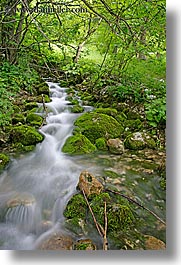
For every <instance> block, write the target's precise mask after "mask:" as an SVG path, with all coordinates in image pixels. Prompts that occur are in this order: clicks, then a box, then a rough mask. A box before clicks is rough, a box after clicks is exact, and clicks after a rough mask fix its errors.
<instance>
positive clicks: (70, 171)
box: [0, 82, 165, 250]
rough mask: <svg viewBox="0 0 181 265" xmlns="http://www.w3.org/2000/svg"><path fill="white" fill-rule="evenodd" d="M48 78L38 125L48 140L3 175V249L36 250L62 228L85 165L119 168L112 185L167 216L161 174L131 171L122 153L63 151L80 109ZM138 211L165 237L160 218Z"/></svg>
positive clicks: (98, 171) (96, 169)
mask: <svg viewBox="0 0 181 265" xmlns="http://www.w3.org/2000/svg"><path fill="white" fill-rule="evenodd" d="M47 83H48V85H49V88H50V93H51V99H52V101H51V102H50V103H46V107H47V109H48V116H47V118H46V123H47V124H46V125H44V126H43V127H42V128H41V129H40V131H41V133H42V134H44V136H45V139H44V141H43V142H42V143H39V144H37V145H36V148H35V150H34V151H32V152H30V153H28V154H23V155H21V156H20V157H18V158H13V159H12V161H11V163H10V165H9V166H8V168H7V169H6V170H5V171H3V173H2V174H1V175H0V249H5V250H32V249H36V248H37V246H38V245H39V244H40V243H41V242H42V241H43V240H44V239H45V238H47V236H48V235H52V234H53V233H55V232H59V231H61V230H62V229H63V224H64V221H65V218H64V216H63V211H64V209H65V206H66V204H67V202H68V200H69V199H70V198H71V196H72V195H73V194H74V193H75V192H76V186H77V183H78V179H79V175H80V173H81V172H82V171H83V170H88V171H89V172H91V173H92V174H93V175H95V176H103V175H104V171H105V170H107V171H114V172H117V173H119V175H120V176H121V177H120V178H117V179H114V181H113V182H112V183H111V184H110V185H116V186H118V187H120V188H121V189H123V190H125V191H127V193H128V195H129V194H134V195H136V196H137V199H138V201H141V202H142V203H144V204H145V205H146V206H147V207H149V208H150V210H153V211H154V212H156V213H157V214H158V215H159V216H160V217H161V218H163V219H164V216H165V192H164V191H160V190H158V189H159V188H158V187H159V176H157V175H152V176H151V177H147V175H145V173H144V172H143V173H142V174H138V173H135V172H134V171H132V170H129V169H128V167H127V164H128V160H127V159H122V158H121V157H120V156H115V155H110V154H105V153H104V154H101V153H96V154H93V155H84V156H69V155H66V154H64V153H63V152H62V151H61V149H62V147H63V145H64V143H65V141H66V139H67V138H68V137H69V136H70V135H71V134H72V131H73V128H74V121H75V119H76V118H77V117H79V116H80V115H81V114H80V113H78V114H77V113H76V114H75V113H71V111H70V109H71V107H72V105H71V104H70V102H69V101H67V100H66V97H67V93H66V88H62V87H60V86H59V85H58V84H57V83H52V82H47ZM83 107H84V112H85V111H91V110H92V107H90V106H83ZM39 115H42V113H39ZM109 181H110V182H111V180H110V179H109V178H107V182H109ZM138 212H139V213H140V216H142V218H147V223H148V226H147V227H145V228H144V229H143V232H144V233H150V234H151V235H154V236H159V238H160V239H162V240H165V230H161V229H159V228H158V226H159V225H158V223H157V220H154V219H153V217H152V216H150V215H149V214H148V213H145V212H144V211H143V210H140V209H138Z"/></svg>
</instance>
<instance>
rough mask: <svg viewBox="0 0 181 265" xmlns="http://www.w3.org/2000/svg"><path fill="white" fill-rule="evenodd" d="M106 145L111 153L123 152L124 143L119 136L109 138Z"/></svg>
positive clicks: (118, 153)
mask: <svg viewBox="0 0 181 265" xmlns="http://www.w3.org/2000/svg"><path fill="white" fill-rule="evenodd" d="M107 145H108V147H109V151H110V152H111V153H113V154H116V155H121V154H123V152H124V144H123V142H122V141H121V140H120V139H119V138H116V139H109V140H108V141H107Z"/></svg>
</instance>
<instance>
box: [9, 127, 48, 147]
mask: <svg viewBox="0 0 181 265" xmlns="http://www.w3.org/2000/svg"><path fill="white" fill-rule="evenodd" d="M43 139H44V136H43V135H42V134H40V133H39V132H38V131H37V130H36V129H35V128H33V127H31V126H27V125H21V126H15V127H13V128H12V129H11V131H10V140H11V141H12V142H13V143H21V144H23V145H24V146H29V145H35V144H37V143H40V142H42V141H43Z"/></svg>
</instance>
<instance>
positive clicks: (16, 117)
mask: <svg viewBox="0 0 181 265" xmlns="http://www.w3.org/2000/svg"><path fill="white" fill-rule="evenodd" d="M17 123H22V124H25V116H24V115H23V114H21V113H16V114H14V115H13V117H12V124H13V125H14V124H17Z"/></svg>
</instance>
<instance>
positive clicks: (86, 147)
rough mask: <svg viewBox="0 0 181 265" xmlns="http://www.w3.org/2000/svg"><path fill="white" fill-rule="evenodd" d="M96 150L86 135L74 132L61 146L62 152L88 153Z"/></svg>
mask: <svg viewBox="0 0 181 265" xmlns="http://www.w3.org/2000/svg"><path fill="white" fill-rule="evenodd" d="M95 151H96V147H95V145H93V144H92V143H91V142H90V141H89V139H87V137H85V136H84V135H82V134H76V135H73V136H70V137H69V138H68V139H67V140H66V142H65V144H64V146H63V148H62V152H64V153H68V154H74V155H82V154H89V153H93V152H95Z"/></svg>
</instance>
